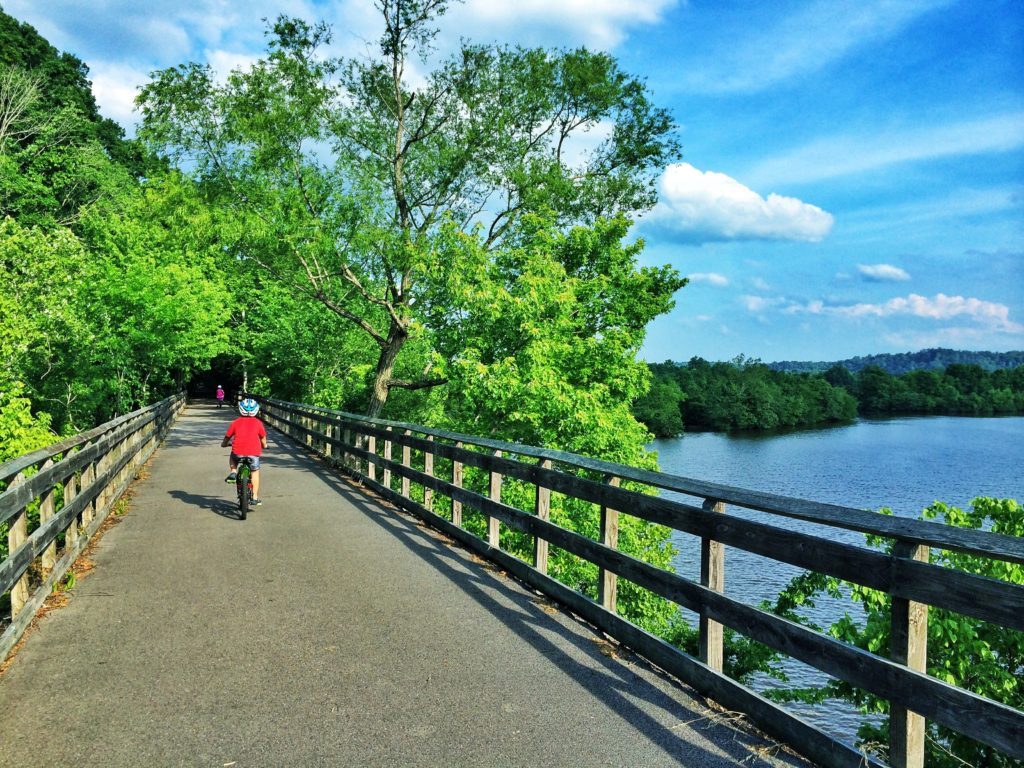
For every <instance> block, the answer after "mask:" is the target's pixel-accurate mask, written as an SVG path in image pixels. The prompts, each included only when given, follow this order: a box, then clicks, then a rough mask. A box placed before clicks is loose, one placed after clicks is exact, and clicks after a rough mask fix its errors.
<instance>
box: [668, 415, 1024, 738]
mask: <svg viewBox="0 0 1024 768" xmlns="http://www.w3.org/2000/svg"><path fill="white" fill-rule="evenodd" d="M651 447H652V448H654V449H655V450H657V451H658V454H659V462H660V465H661V470H662V471H663V472H668V473H671V474H674V475H683V476H685V477H692V478H697V479H700V480H708V481H712V482H718V483H724V484H727V485H734V486H738V487H741V488H749V489H753V490H759V491H767V492H770V493H778V494H782V495H785V496H795V497H798V498H803V499H812V500H814V501H824V502H830V503H833V504H842V505H845V506H850V507H857V508H861V509H873V510H877V509H879V508H881V507H889V508H891V509H892V510H893V512H894V513H895V514H897V515H902V516H908V517H916V516H917V515H918V513H919V512H920V511H921V510H922V509H923V508H925V507H926V506H928V505H929V504H931V503H932V502H933V501H944V502H946V503H948V504H952V505H955V506H961V507H962V506H964V505H967V504H969V503H970V500H971V499H973V498H975V497H976V496H997V497H1004V498H1014V499H1017V500H1022V499H1024V469H1022V468H1024V417H1010V418H998V419H974V418H957V417H941V416H940V417H923V418H903V419H886V420H862V421H858V422H857V423H855V424H853V425H852V426H845V427H831V428H825V429H816V430H806V431H800V432H789V433H783V434H771V435H764V434H763V433H758V434H750V435H724V434H720V433H694V434H688V435H685V436H684V437H681V438H677V439H672V440H657V441H655V442H654V443H653V444H652V446H651ZM667 495H671V494H667ZM729 513H730V514H743V515H744V516H747V517H749V518H750V519H755V520H761V521H771V522H777V521H778V520H779V518H773V517H772V516H771V515H766V514H763V513H757V512H749V511H746V510H738V509H735V508H730V509H729ZM785 524H786V525H787V527H789V528H792V529H796V530H802V531H805V532H808V533H815V534H818V535H821V533H820V531H821V529H820V528H817V527H816V526H814V525H812V524H808V523H802V522H800V521H787V522H786V523H785ZM829 536H830V537H831V538H833V539H836V540H841V541H846V542H848V543H854V544H861V543H863V537H862V536H861V535H860V534H856V533H852V532H846V531H833V532H831V533H830V534H829ZM675 542H676V545H677V547H678V548H679V550H680V554H679V557H678V558H677V560H676V569H677V571H678V572H679V573H681V574H683V575H685V576H688V577H690V578H695V577H696V576H697V575H698V574H699V563H700V561H699V549H698V542H697V540H696V538H694V537H692V536H689V535H687V534H676V537H675ZM797 573H799V570H798V569H795V568H792V567H790V566H785V565H782V564H779V563H776V562H774V561H771V560H766V559H764V558H761V557H758V556H757V555H750V554H748V553H745V552H741V551H738V550H728V551H727V553H726V593H727V594H729V595H730V596H732V597H735V598H737V599H741V600H743V601H745V602H749V603H753V604H757V603H758V602H760V601H761V600H763V599H771V598H774V597H775V595H777V594H778V592H779V590H780V589H781V588H782V587H783V586H784V585H785V584H786V583H787V582H788V581H789V579H791V578H792V577H793V576H794V575H796V574H797ZM846 611H849V612H850V614H851V615H852V616H854V617H857V616H859V606H857V605H855V604H852V603H849V602H845V601H834V600H830V599H827V598H825V599H822V600H820V601H819V602H818V605H817V607H816V609H815V610H814V611H812V612H810V613H809V617H810V618H812V619H813V620H815V621H816V622H817V623H819V624H828V623H830V622H832V621H834V620H835V619H836V618H838V617H839V616H841V615H842V613H843V612H846ZM786 672H787V674H788V675H789V676H790V678H791V682H792V684H794V685H807V684H810V683H812V682H814V683H817V682H820V681H821V680H822V679H823V677H822V675H821V674H820V673H818V672H817V671H816V670H813V669H811V668H809V667H806V666H804V665H802V664H799V663H797V662H791V663H789V664H787V665H786ZM767 685H771V682H769V681H766V680H758V681H757V682H756V683H755V687H758V688H762V687H765V686H767ZM793 708H794V709H798V707H796V706H795V705H794V706H793ZM800 711H801V714H803V715H804V716H805V717H807V718H808V719H811V720H813V721H815V722H816V723H817V724H818V725H819V726H821V727H825V728H827V729H828V730H831V731H832V732H833V733H835V734H836V735H838V736H840V737H842V738H846V739H852V737H853V734H854V732H855V731H856V724H857V716H856V715H853V714H851V713H850V712H849V711H847V710H846V709H845V708H844V707H842V706H839V705H836V706H832V705H828V706H826V707H822V708H818V709H815V710H807V709H802V710H800Z"/></svg>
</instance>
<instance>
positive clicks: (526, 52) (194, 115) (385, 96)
mask: <svg viewBox="0 0 1024 768" xmlns="http://www.w3.org/2000/svg"><path fill="white" fill-rule="evenodd" d="M445 5H446V4H445V3H444V2H423V3H401V4H397V5H394V6H393V5H392V4H391V3H386V2H382V3H380V4H378V10H379V11H381V14H382V21H383V22H384V27H385V29H384V34H383V35H382V38H381V48H380V55H379V56H378V57H377V58H374V59H371V60H365V59H357V60H337V59H332V58H330V57H328V56H325V55H323V49H324V48H325V47H326V46H327V45H329V43H330V31H329V29H328V28H327V27H326V26H324V25H322V24H320V25H311V24H308V23H306V22H303V21H301V20H298V19H289V18H286V17H281V18H279V19H277V20H276V22H274V23H273V24H272V28H271V33H270V34H269V50H268V53H267V55H266V56H265V57H264V58H263V59H261V60H260V61H258V62H256V63H255V64H254V65H253V67H252V68H251V70H249V71H248V72H245V73H242V72H236V73H234V74H233V75H232V76H231V77H230V78H229V79H228V81H227V82H226V83H224V84H218V83H217V82H215V80H214V78H213V76H212V73H211V72H210V70H209V68H206V67H202V66H199V65H196V64H188V65H183V66H180V67H177V68H174V69H169V70H165V71H163V72H160V73H157V75H156V76H155V79H154V81H153V82H152V83H150V84H149V85H148V86H146V87H145V88H144V89H143V91H142V94H141V96H140V100H139V103H140V106H141V107H142V111H143V114H144V125H143V129H142V134H143V135H144V136H145V137H146V139H147V140H148V141H149V142H150V143H151V145H152V146H154V147H155V148H157V149H158V150H159V151H161V152H163V153H165V154H166V156H167V157H169V158H171V159H172V160H176V161H177V160H184V159H186V158H187V159H188V161H189V164H190V168H191V169H193V173H194V176H195V178H196V179H197V180H199V181H200V182H201V183H202V187H203V190H204V192H205V193H206V194H208V195H209V199H210V202H211V204H215V205H224V206H228V207H230V208H231V210H232V212H233V213H234V214H235V216H236V217H237V219H238V226H237V228H236V229H235V230H234V232H233V233H232V234H233V237H230V238H228V239H226V245H227V248H228V250H229V252H230V253H231V254H232V255H233V256H235V257H237V258H238V259H240V260H243V261H248V262H250V263H251V264H253V265H256V266H258V267H259V269H260V270H261V271H262V273H263V276H264V279H265V280H268V281H269V280H270V279H272V280H273V281H275V282H277V283H278V284H279V285H281V286H283V287H286V288H287V289H288V290H290V291H291V292H292V294H293V295H294V296H296V297H303V298H304V299H305V300H307V301H311V302H318V303H319V304H321V306H322V307H323V308H325V309H326V310H327V311H328V312H330V313H333V314H334V315H335V317H336V320H337V323H336V326H335V328H336V330H335V331H334V333H332V336H336V337H339V338H340V337H342V336H346V337H347V336H348V335H349V334H350V333H352V332H354V334H355V336H360V335H361V336H362V337H363V339H362V348H363V349H368V350H372V352H373V354H374V360H373V369H372V371H371V374H372V378H371V380H370V381H369V382H368V383H369V386H368V387H367V391H366V392H365V403H366V404H365V405H364V406H363V408H364V409H365V411H366V412H367V413H368V414H370V415H380V414H382V413H383V410H384V407H385V405H386V404H387V403H388V401H389V400H390V398H391V397H392V395H393V394H396V393H398V392H403V393H404V394H402V395H401V398H400V399H401V401H402V403H401V406H403V407H408V406H410V405H411V406H413V407H417V408H429V406H430V405H431V403H432V398H431V397H430V395H429V394H426V393H424V392H422V390H425V389H430V388H434V387H441V386H445V385H449V386H448V389H449V390H450V391H453V392H457V391H458V390H457V387H454V386H450V384H451V382H450V381H449V380H448V379H447V378H446V376H445V374H443V373H441V371H442V369H444V370H445V371H452V372H456V369H457V368H458V367H459V366H460V364H461V362H460V361H457V360H454V359H453V358H452V353H451V348H452V347H451V345H447V341H448V338H449V337H448V336H447V331H448V330H449V328H450V325H451V324H450V323H448V322H447V319H448V318H450V315H451V311H454V310H453V309H452V308H446V307H445V306H444V305H443V304H442V303H441V302H442V301H443V300H444V297H445V295H446V294H448V293H449V292H450V291H451V290H452V289H453V288H456V289H457V288H459V287H460V286H462V287H465V286H470V285H473V283H474V281H475V280H476V277H475V273H474V270H479V269H481V268H483V271H484V272H487V271H489V270H491V269H492V267H493V268H494V269H500V268H502V266H501V264H502V262H505V261H511V263H512V267H510V268H507V269H506V271H507V279H508V280H515V279H516V276H515V275H514V274H512V273H511V272H510V271H509V270H510V269H511V268H514V266H515V260H516V259H518V258H519V257H518V256H517V255H516V250H517V249H519V248H521V247H524V246H530V244H531V242H533V243H536V242H537V241H538V239H539V237H538V232H537V222H538V221H543V222H544V226H545V227H547V228H548V229H550V230H551V231H552V234H554V233H562V234H565V233H567V232H568V231H570V230H571V229H572V228H574V227H576V228H593V229H594V232H593V233H592V236H593V237H596V238H604V237H606V236H607V233H608V232H610V231H613V232H614V233H615V236H616V237H618V238H619V239H620V240H621V238H622V237H623V236H624V234H625V230H624V229H623V228H621V227H617V228H614V229H612V230H609V229H608V228H606V227H605V228H602V225H599V222H601V221H618V220H619V219H620V218H621V217H624V216H629V215H632V214H634V213H636V212H638V211H642V210H645V209H647V208H649V207H650V206H651V205H653V203H654V179H655V177H656V174H657V172H658V171H659V170H660V168H661V167H662V165H663V163H664V162H666V161H667V160H668V159H671V157H673V156H674V154H675V153H676V151H677V149H678V147H677V144H676V141H675V139H674V137H673V135H672V124H671V121H670V120H669V118H668V115H667V113H666V112H665V111H664V110H660V109H658V108H656V107H654V106H653V105H652V104H651V103H650V101H649V98H648V95H647V92H646V89H645V88H644V86H643V85H642V84H641V83H640V82H639V81H638V80H636V79H635V78H632V77H629V76H628V75H626V74H625V73H623V72H622V71H621V70H620V69H619V68H618V65H617V63H616V62H615V60H614V59H612V58H611V57H609V56H607V55H606V54H597V53H591V52H588V51H585V50H577V51H568V52H563V51H544V50H533V49H518V48H516V49H512V48H499V47H493V46H474V45H469V44H465V45H464V46H463V47H462V49H461V50H460V51H459V52H458V53H456V54H455V55H454V56H452V57H450V58H449V59H447V60H446V61H443V62H442V63H441V64H440V65H439V66H438V67H437V68H436V69H434V70H433V71H431V72H428V73H425V74H424V75H423V77H422V78H421V82H420V84H419V85H417V86H415V87H414V86H412V85H410V84H409V83H408V82H406V81H405V80H404V79H403V75H404V72H405V71H406V67H407V61H408V58H409V57H411V56H414V55H419V54H422V53H424V52H425V49H426V46H428V44H429V41H430V39H431V38H432V36H433V33H434V28H433V26H432V25H433V20H434V18H435V17H436V16H437V15H439V14H441V13H443V12H444V9H445ZM599 124H607V125H611V126H612V132H611V135H610V137H609V138H608V139H607V140H606V141H604V142H603V143H602V144H601V145H600V146H598V147H597V148H595V149H594V150H593V151H591V152H590V153H589V154H588V155H587V156H586V157H582V158H580V159H579V160H578V161H574V162H572V163H570V162H569V160H568V159H567V158H568V157H569V156H570V153H569V147H570V146H571V145H572V143H573V141H575V140H576V138H575V137H577V136H579V135H581V134H582V133H584V132H585V131H587V130H589V129H591V128H593V127H595V126H597V125H599ZM324 146H329V147H330V151H329V152H324V151H318V152H314V151H312V150H313V148H315V147H324ZM577 232H578V234H577V235H576V237H577V238H578V239H580V241H581V242H580V243H579V247H580V248H582V249H583V250H584V251H585V250H586V249H587V248H588V247H589V246H588V245H587V244H586V243H584V242H582V241H583V240H584V239H585V238H584V236H583V235H582V229H578V230H577ZM458 233H461V234H462V235H465V236H466V237H467V238H469V239H470V240H471V241H472V242H473V244H472V246H471V247H470V248H469V250H472V251H473V254H472V256H473V258H471V259H467V260H465V261H460V260H456V259H451V258H448V257H449V255H450V254H451V253H452V252H453V250H456V251H457V250H459V248H458V247H457V246H453V240H456V239H457V234H458ZM488 265H491V266H488ZM653 274H654V271H652V272H651V273H650V277H653ZM605 277H606V278H607V279H608V280H609V283H610V285H612V286H613V287H614V283H615V281H616V280H617V279H618V278H617V277H616V276H615V275H606V276H605ZM493 285H494V283H493V282H492V284H491V285H489V286H487V288H488V289H491V288H492V287H493ZM595 285H596V282H595ZM667 285H668V283H667V281H665V280H660V282H659V281H658V280H654V281H653V283H652V290H658V289H663V288H664V287H666V286H667ZM638 298H639V297H638ZM495 300H496V301H500V296H499V297H495ZM589 300H590V301H591V302H592V303H596V302H600V301H602V298H601V294H600V293H595V294H593V295H592V296H590V297H589ZM657 300H659V301H662V304H663V305H664V303H665V302H664V300H662V299H657ZM637 303H638V304H642V303H643V302H642V301H638V302H637ZM446 309H447V310H451V311H446ZM439 317H440V318H443V320H442V322H440V323H439V322H438V318H439ZM457 319H463V318H457ZM481 320H482V321H484V322H487V319H486V317H482V318H481ZM582 330H583V331H585V332H589V333H591V334H596V333H601V331H600V329H599V328H598V327H594V328H590V329H582ZM342 346H343V347H344V348H345V349H354V347H353V344H350V343H349V342H347V341H346V342H344V343H343V345H342ZM356 356H357V358H358V359H359V361H360V363H359V364H360V366H361V365H362V360H363V359H365V355H364V354H359V353H357V354H356ZM345 391H346V394H345V397H346V398H347V397H348V394H347V392H348V391H349V389H348V388H346V390H345ZM410 393H418V394H410ZM391 415H398V411H396V410H394V409H393V410H392V411H391Z"/></svg>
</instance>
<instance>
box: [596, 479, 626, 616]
mask: <svg viewBox="0 0 1024 768" xmlns="http://www.w3.org/2000/svg"><path fill="white" fill-rule="evenodd" d="M604 481H605V483H606V484H608V485H610V486H612V487H613V488H618V487H619V483H621V482H622V480H621V479H620V478H618V477H614V476H612V475H608V476H607V477H605V480H604ZM601 543H602V544H604V545H605V546H606V547H611V548H612V549H618V548H619V513H618V510H615V509H609V508H608V507H605V506H602V507H601ZM618 580H619V577H618V575H617V574H615V573H613V572H612V571H607V570H605V569H604V568H601V569H599V571H598V576H597V598H598V602H600V603H601V606H602V607H604V608H605V609H607V610H609V611H611V612H612V613H615V606H616V604H617V602H618Z"/></svg>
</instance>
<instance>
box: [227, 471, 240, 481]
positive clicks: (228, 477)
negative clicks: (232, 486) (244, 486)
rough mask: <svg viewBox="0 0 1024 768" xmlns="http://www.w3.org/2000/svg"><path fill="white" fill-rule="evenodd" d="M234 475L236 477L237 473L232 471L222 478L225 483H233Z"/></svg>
mask: <svg viewBox="0 0 1024 768" xmlns="http://www.w3.org/2000/svg"><path fill="white" fill-rule="evenodd" d="M236 477H238V473H237V472H232V473H231V474H229V475H228V476H227V477H225V478H224V482H225V483H233V482H235V478H236Z"/></svg>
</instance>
